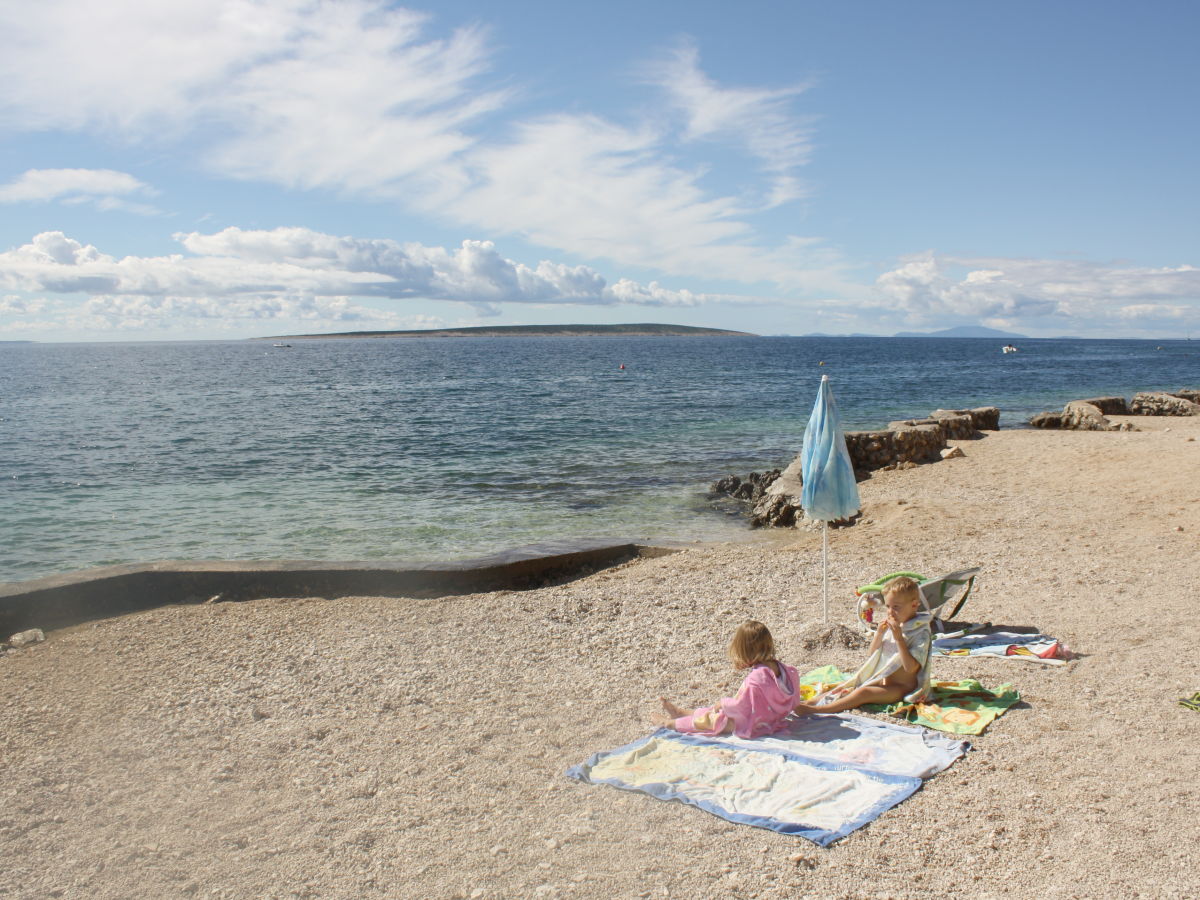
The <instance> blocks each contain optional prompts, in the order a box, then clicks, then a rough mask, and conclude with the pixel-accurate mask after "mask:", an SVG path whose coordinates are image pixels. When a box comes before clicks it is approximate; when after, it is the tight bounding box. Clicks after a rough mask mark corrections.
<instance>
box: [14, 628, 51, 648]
mask: <svg viewBox="0 0 1200 900" xmlns="http://www.w3.org/2000/svg"><path fill="white" fill-rule="evenodd" d="M45 639H46V635H45V633H44V632H43V631H42V629H40V628H30V629H29V630H28V631H18V632H17V633H16V634H14V635H13V636H12V637H10V638H9V639H8V643H9V645H10V646H13V647H27V646H29V645H30V644H40V643H41V642H42V641H44V640H45Z"/></svg>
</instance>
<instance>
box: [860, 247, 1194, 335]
mask: <svg viewBox="0 0 1200 900" xmlns="http://www.w3.org/2000/svg"><path fill="white" fill-rule="evenodd" d="M876 287H877V289H878V291H879V293H880V294H881V295H882V297H883V298H884V305H886V306H887V307H889V308H890V309H892V310H894V311H898V312H902V313H905V314H907V315H909V316H912V317H915V318H917V319H918V320H924V319H930V318H936V317H938V316H945V315H951V316H959V317H963V318H966V319H981V318H1003V319H1005V320H1007V321H1013V320H1015V319H1029V318H1037V317H1057V318H1061V319H1064V320H1079V321H1083V320H1109V321H1116V320H1125V321H1127V320H1131V319H1138V320H1144V321H1145V323H1146V324H1147V326H1153V325H1156V324H1161V323H1162V322H1164V321H1168V320H1180V319H1191V320H1194V321H1200V269H1198V268H1196V267H1194V266H1190V265H1182V266H1176V267H1163V268H1148V267H1139V266H1127V267H1120V266H1113V265H1105V264H1102V263H1096V262H1088V261H1068V260H1047V259H1002V258H994V257H974V258H968V257H949V256H945V257H944V256H938V255H936V254H934V253H923V254H917V255H914V256H911V257H907V258H906V259H905V260H904V261H903V262H902V264H901V265H899V266H897V267H896V268H894V269H892V270H891V271H889V272H885V273H884V274H883V275H881V276H879V278H878V279H877V281H876ZM1153 301H1157V302H1153Z"/></svg>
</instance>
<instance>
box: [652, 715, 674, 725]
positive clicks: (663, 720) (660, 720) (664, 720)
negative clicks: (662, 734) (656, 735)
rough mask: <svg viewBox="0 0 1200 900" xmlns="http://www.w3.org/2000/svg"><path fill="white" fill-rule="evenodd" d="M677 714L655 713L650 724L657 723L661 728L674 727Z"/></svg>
mask: <svg viewBox="0 0 1200 900" xmlns="http://www.w3.org/2000/svg"><path fill="white" fill-rule="evenodd" d="M676 718H677V717H676V716H668V715H667V714H666V713H654V714H652V715H651V716H650V724H652V725H657V726H658V727H659V728H674V727H675V719H676Z"/></svg>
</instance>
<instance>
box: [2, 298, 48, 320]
mask: <svg viewBox="0 0 1200 900" xmlns="http://www.w3.org/2000/svg"><path fill="white" fill-rule="evenodd" d="M49 306H50V301H49V300H47V299H45V298H44V297H17V296H14V295H10V296H7V297H0V314H8V315H37V314H39V313H42V312H44V311H45V310H46V309H47V308H48V307H49Z"/></svg>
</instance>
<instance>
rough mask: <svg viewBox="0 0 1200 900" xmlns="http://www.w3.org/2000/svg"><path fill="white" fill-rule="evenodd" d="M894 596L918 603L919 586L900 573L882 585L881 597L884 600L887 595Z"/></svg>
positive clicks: (919, 600) (919, 596)
mask: <svg viewBox="0 0 1200 900" xmlns="http://www.w3.org/2000/svg"><path fill="white" fill-rule="evenodd" d="M894 596H900V597H904V598H907V599H908V600H910V601H912V602H913V603H918V604H919V603H920V602H921V588H920V586H919V585H918V584H917V583H916V582H915V581H913V580H912V579H911V578H909V577H908V576H907V575H901V576H899V577H897V578H893V579H892V580H891V581H889V582H888V583H887V584H885V585H884V586H883V598H884V599H885V600H886V599H887V598H888V597H894Z"/></svg>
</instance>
